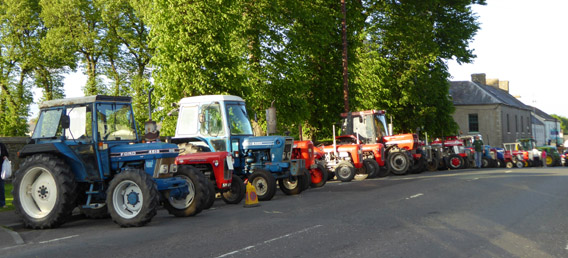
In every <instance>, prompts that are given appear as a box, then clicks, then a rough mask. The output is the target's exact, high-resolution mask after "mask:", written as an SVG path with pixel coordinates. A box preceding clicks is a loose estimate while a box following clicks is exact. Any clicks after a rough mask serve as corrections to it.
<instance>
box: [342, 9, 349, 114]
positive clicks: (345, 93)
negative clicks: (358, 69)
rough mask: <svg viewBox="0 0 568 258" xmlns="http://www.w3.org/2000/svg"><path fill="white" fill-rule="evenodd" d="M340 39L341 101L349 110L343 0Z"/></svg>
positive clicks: (346, 109) (345, 14)
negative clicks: (341, 62)
mask: <svg viewBox="0 0 568 258" xmlns="http://www.w3.org/2000/svg"><path fill="white" fill-rule="evenodd" d="M341 13H342V18H341V40H342V42H343V103H344V105H345V112H349V73H348V70H347V26H346V19H347V18H346V17H347V11H346V9H345V0H341Z"/></svg>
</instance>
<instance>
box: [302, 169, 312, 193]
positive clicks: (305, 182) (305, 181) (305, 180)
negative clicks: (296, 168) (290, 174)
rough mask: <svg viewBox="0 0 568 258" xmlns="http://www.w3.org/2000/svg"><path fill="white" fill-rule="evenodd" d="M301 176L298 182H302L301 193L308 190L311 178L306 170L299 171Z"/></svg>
mask: <svg viewBox="0 0 568 258" xmlns="http://www.w3.org/2000/svg"><path fill="white" fill-rule="evenodd" d="M301 172H302V174H303V175H304V176H303V178H302V179H300V181H301V182H302V191H304V190H306V189H308V188H310V184H311V183H312V176H311V175H310V171H309V170H308V169H307V168H304V169H302V170H301Z"/></svg>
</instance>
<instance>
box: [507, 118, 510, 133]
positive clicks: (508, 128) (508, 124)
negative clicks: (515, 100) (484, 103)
mask: <svg viewBox="0 0 568 258" xmlns="http://www.w3.org/2000/svg"><path fill="white" fill-rule="evenodd" d="M507 132H508V133H510V132H511V126H510V123H509V114H507Z"/></svg>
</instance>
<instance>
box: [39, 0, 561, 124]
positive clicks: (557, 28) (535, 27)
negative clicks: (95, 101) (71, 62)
mask: <svg viewBox="0 0 568 258" xmlns="http://www.w3.org/2000/svg"><path fill="white" fill-rule="evenodd" d="M567 10H568V1H567V0H539V1H534V0H530V1H529V0H487V5H485V6H479V5H474V6H473V11H474V12H475V13H477V15H478V16H479V18H478V22H479V23H480V26H481V29H480V30H479V31H478V33H477V35H476V36H475V38H474V39H473V41H472V42H471V43H470V48H471V49H474V53H475V54H476V55H477V58H476V59H475V60H474V62H473V63H471V64H462V65H459V64H457V62H455V61H450V62H449V63H448V67H449V71H450V74H451V76H452V77H451V78H450V80H452V81H464V80H465V81H471V74H473V73H485V74H486V76H487V78H488V79H489V78H498V79H499V80H508V81H509V92H510V93H511V94H512V95H514V96H519V97H520V98H519V100H521V101H522V102H523V103H525V104H526V105H531V106H535V107H537V108H539V109H541V110H542V111H544V112H546V113H548V114H557V115H561V116H564V117H568V108H566V107H564V106H563V104H564V102H565V100H566V99H567V98H568V85H567V84H568V78H567V77H565V76H564V75H565V74H568V70H567V68H568V66H567V65H566V62H567V61H568V50H567V48H568V14H567V13H566V11H567ZM64 83H65V94H66V96H67V97H80V96H83V95H84V94H83V90H82V87H83V85H85V83H86V77H85V76H84V75H83V74H82V72H77V73H72V74H69V75H68V76H66V79H65V81H64ZM36 96H37V94H36Z"/></svg>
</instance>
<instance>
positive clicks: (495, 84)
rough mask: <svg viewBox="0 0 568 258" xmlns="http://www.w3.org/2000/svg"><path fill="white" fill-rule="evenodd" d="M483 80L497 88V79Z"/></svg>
mask: <svg viewBox="0 0 568 258" xmlns="http://www.w3.org/2000/svg"><path fill="white" fill-rule="evenodd" d="M485 82H486V83H485V84H486V85H489V86H492V87H495V88H497V89H499V79H487V80H486V81H485Z"/></svg>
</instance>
